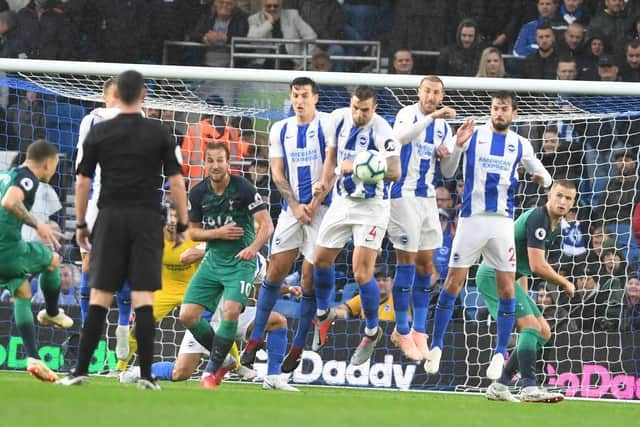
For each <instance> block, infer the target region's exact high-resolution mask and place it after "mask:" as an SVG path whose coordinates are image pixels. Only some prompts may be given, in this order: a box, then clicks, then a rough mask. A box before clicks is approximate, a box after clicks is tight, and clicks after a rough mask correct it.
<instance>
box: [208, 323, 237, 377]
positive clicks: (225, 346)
mask: <svg viewBox="0 0 640 427" xmlns="http://www.w3.org/2000/svg"><path fill="white" fill-rule="evenodd" d="M237 328H238V321H237V320H236V321H229V320H222V321H220V327H218V330H217V331H216V334H215V336H214V337H213V341H212V343H211V354H210V356H209V363H207V368H206V371H207V372H209V373H212V374H213V373H215V372H216V371H217V370H218V368H220V366H222V362H223V361H224V359H225V357H227V354H229V350H231V346H232V345H233V343H234V338H235V334H236V329H237Z"/></svg>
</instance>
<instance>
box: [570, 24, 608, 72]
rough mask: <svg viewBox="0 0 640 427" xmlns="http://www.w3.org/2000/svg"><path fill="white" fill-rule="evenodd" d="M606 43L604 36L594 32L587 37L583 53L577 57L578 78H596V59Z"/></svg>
mask: <svg viewBox="0 0 640 427" xmlns="http://www.w3.org/2000/svg"><path fill="white" fill-rule="evenodd" d="M607 43H608V42H607V39H606V37H605V36H603V35H602V34H599V33H596V32H594V33H593V34H591V36H590V37H589V38H588V39H587V42H586V43H585V53H584V54H582V55H580V56H579V57H578V59H577V63H578V78H579V79H580V80H597V78H598V60H599V59H600V57H601V56H602V55H604V53H605V51H606V50H607V48H608V46H607Z"/></svg>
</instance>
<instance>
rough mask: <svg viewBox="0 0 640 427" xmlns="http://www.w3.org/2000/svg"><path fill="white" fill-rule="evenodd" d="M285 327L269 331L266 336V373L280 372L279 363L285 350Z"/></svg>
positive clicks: (286, 330) (276, 373)
mask: <svg viewBox="0 0 640 427" xmlns="http://www.w3.org/2000/svg"><path fill="white" fill-rule="evenodd" d="M287 332H288V329H287V328H280V329H276V330H275V331H271V332H269V336H268V337H267V375H278V374H280V365H282V359H284V354H285V352H286V351H287Z"/></svg>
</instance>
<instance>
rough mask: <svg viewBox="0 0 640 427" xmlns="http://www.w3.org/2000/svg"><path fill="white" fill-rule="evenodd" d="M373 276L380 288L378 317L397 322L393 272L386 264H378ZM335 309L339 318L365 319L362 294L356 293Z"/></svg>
mask: <svg viewBox="0 0 640 427" xmlns="http://www.w3.org/2000/svg"><path fill="white" fill-rule="evenodd" d="M373 277H375V279H376V282H377V283H378V288H379V289H380V305H379V307H378V317H379V319H380V320H382V321H388V322H395V320H396V315H395V312H394V311H393V296H392V295H391V290H392V289H393V272H391V271H390V270H389V269H388V268H387V267H386V266H378V267H376V269H375V272H374V273H373ZM335 310H336V314H337V317H338V318H339V319H352V318H356V319H357V318H362V319H364V310H362V300H361V299H360V295H356V296H355V297H353V298H351V299H350V300H348V301H347V302H345V303H344V304H341V305H339V306H337V307H336V308H335Z"/></svg>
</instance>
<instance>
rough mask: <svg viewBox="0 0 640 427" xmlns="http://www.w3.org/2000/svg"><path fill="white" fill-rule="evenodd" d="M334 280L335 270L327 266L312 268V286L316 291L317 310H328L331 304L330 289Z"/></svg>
mask: <svg viewBox="0 0 640 427" xmlns="http://www.w3.org/2000/svg"><path fill="white" fill-rule="evenodd" d="M335 282H336V270H335V269H334V267H333V266H331V267H329V268H314V269H313V286H314V287H315V291H316V304H317V310H329V307H330V306H331V301H330V299H331V290H332V289H333V286H334V285H335Z"/></svg>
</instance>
